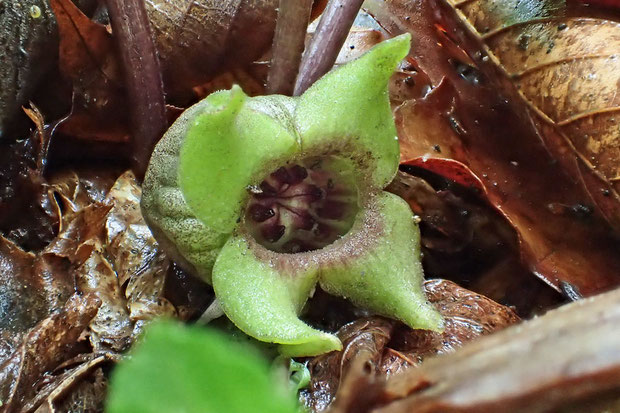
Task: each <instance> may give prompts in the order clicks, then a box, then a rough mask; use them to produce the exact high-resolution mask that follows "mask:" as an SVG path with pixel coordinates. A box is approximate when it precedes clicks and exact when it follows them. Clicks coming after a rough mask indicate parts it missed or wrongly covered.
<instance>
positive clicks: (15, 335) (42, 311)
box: [0, 236, 74, 363]
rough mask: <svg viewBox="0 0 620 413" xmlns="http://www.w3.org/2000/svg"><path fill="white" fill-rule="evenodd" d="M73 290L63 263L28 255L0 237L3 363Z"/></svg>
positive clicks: (0, 346) (0, 344)
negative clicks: (28, 333) (34, 327)
mask: <svg viewBox="0 0 620 413" xmlns="http://www.w3.org/2000/svg"><path fill="white" fill-rule="evenodd" d="M73 290H74V285H73V278H72V277H71V275H70V274H69V271H68V268H66V266H63V265H62V263H60V262H57V261H54V260H51V259H50V260H48V259H45V258H42V257H40V256H35V255H34V254H32V253H27V252H25V251H23V250H22V249H20V248H19V247H18V246H17V245H15V244H13V243H12V242H11V241H9V240H7V239H6V238H4V237H1V236H0V303H1V305H0V363H2V362H3V361H4V360H6V359H7V358H8V357H9V355H10V354H11V353H12V352H13V351H14V350H15V348H16V346H17V345H18V344H19V342H20V340H21V338H22V336H23V335H24V334H26V333H27V332H28V330H30V329H31V328H32V327H33V326H34V325H35V324H37V323H38V322H39V321H41V320H43V319H44V318H45V317H47V316H49V315H50V314H51V313H53V312H54V311H56V310H58V309H60V308H61V307H62V306H63V305H64V303H65V301H66V300H67V298H69V296H70V295H71V294H72V293H73Z"/></svg>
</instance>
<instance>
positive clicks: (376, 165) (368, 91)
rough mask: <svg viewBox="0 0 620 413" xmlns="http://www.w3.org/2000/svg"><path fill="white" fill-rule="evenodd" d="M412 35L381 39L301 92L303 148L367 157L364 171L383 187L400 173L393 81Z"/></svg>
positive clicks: (299, 111) (297, 119)
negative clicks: (390, 89)
mask: <svg viewBox="0 0 620 413" xmlns="http://www.w3.org/2000/svg"><path fill="white" fill-rule="evenodd" d="M410 39H411V35H409V34H404V35H401V36H398V37H395V38H393V39H390V40H386V41H384V42H381V43H379V44H378V45H376V46H375V47H373V48H372V49H371V50H370V51H368V52H367V53H366V54H364V55H363V56H361V57H360V58H359V59H357V60H354V61H352V62H349V63H347V64H346V65H343V66H341V67H339V68H337V69H334V70H333V71H331V72H329V73H328V74H326V75H325V76H323V78H321V79H320V80H319V81H317V82H316V83H315V84H314V85H313V86H311V87H310V88H309V89H308V90H307V91H306V92H305V93H304V94H303V95H302V96H300V97H299V102H298V104H297V109H296V111H295V123H296V124H297V127H298V130H299V133H300V135H301V136H302V137H303V142H304V148H305V149H306V150H308V151H312V150H313V148H317V147H319V148H320V147H331V148H336V149H338V150H341V151H342V152H343V153H347V154H348V155H349V156H352V157H354V158H357V159H360V160H362V162H360V166H361V169H362V170H361V171H360V172H361V173H362V174H363V175H366V176H367V178H369V181H370V184H371V185H374V186H375V187H376V188H383V187H384V186H385V185H387V184H388V183H389V182H390V181H391V180H392V179H393V178H394V175H395V174H396V170H397V168H398V162H399V159H400V150H399V146H398V138H397V133H396V127H395V125H394V119H393V117H392V109H391V107H390V100H389V95H388V81H389V79H390V76H392V74H393V73H394V69H396V67H397V65H398V63H399V62H400V61H401V60H402V59H403V58H404V57H405V56H406V55H407V53H408V52H409V42H410Z"/></svg>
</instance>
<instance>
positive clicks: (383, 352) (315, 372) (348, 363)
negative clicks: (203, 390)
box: [302, 279, 519, 411]
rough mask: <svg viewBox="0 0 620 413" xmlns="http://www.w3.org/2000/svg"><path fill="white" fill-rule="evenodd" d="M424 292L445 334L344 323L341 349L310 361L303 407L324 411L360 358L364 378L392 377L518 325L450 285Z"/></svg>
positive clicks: (372, 321) (384, 323) (366, 321)
mask: <svg viewBox="0 0 620 413" xmlns="http://www.w3.org/2000/svg"><path fill="white" fill-rule="evenodd" d="M424 288H425V291H426V294H427V295H428V298H429V300H430V301H431V303H433V305H435V307H436V308H437V309H438V310H439V312H440V313H441V315H442V316H443V317H444V318H445V320H446V330H445V332H444V333H441V334H440V333H436V332H431V331H425V330H412V329H410V328H407V327H406V326H404V325H402V324H400V323H397V322H394V321H393V320H389V319H385V318H380V317H371V318H362V319H359V320H357V321H354V322H352V323H350V324H347V325H345V326H344V327H342V328H341V329H340V330H339V331H338V336H339V337H340V339H341V340H342V342H343V344H344V348H343V350H342V351H339V352H332V353H328V354H325V355H322V356H318V357H315V358H314V359H312V360H311V361H310V362H309V364H308V368H309V369H310V372H311V375H312V381H311V383H310V387H309V388H308V389H307V390H305V391H304V392H302V400H303V402H304V404H305V405H306V406H308V407H311V408H312V409H313V410H314V411H324V410H326V409H327V407H328V406H329V405H330V404H331V402H332V401H333V399H334V397H335V395H336V393H337V392H338V389H339V386H340V385H341V383H342V382H343V381H345V380H347V379H348V377H349V376H353V375H355V374H356V373H357V372H356V371H355V370H354V368H353V364H354V363H360V360H362V362H363V364H364V366H365V367H364V368H365V369H366V370H365V371H366V372H367V374H373V375H376V376H377V377H379V378H386V377H391V376H392V375H395V374H397V373H400V372H402V371H406V370H408V369H409V368H413V367H415V366H417V365H419V364H420V363H421V362H422V361H423V360H424V359H426V358H428V357H431V356H434V355H437V354H444V353H452V352H453V351H454V350H456V349H457V348H458V347H460V346H462V345H463V344H465V343H466V342H469V341H472V340H474V339H476V338H478V337H480V336H483V335H487V334H490V333H493V332H495V331H498V330H501V329H503V328H505V327H507V326H509V325H511V324H514V323H517V322H518V321H519V317H518V316H517V315H516V314H515V313H514V312H513V311H512V310H511V309H509V308H508V307H504V306H501V305H499V304H497V303H495V302H493V301H492V300H489V299H488V298H486V297H484V296H481V295H479V294H476V293H474V292H472V291H469V290H466V289H464V288H461V287H459V286H457V285H456V284H454V283H452V282H450V281H446V280H440V279H436V280H430V281H427V282H426V283H425V285H424Z"/></svg>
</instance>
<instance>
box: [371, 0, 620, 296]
mask: <svg viewBox="0 0 620 413" xmlns="http://www.w3.org/2000/svg"><path fill="white" fill-rule="evenodd" d="M366 4H367V5H368V7H369V9H370V11H371V12H372V13H373V14H374V15H375V17H377V18H378V19H379V21H380V23H381V24H383V25H384V27H386V29H387V30H388V31H389V32H390V33H391V34H393V35H395V34H398V33H400V32H402V31H405V30H409V31H411V32H412V33H413V36H414V39H416V40H415V41H414V48H413V49H412V50H413V52H412V55H411V56H410V59H411V60H410V61H411V62H412V64H415V65H416V67H417V68H418V69H419V70H422V71H424V72H425V73H426V74H427V75H428V76H429V79H430V81H431V82H432V84H433V85H434V86H435V88H434V89H433V90H432V92H430V94H428V95H427V96H426V97H425V98H423V99H418V100H411V101H407V102H405V103H404V104H402V105H401V106H399V107H398V108H397V110H396V112H395V115H396V118H397V127H398V129H399V138H400V139H401V142H403V148H404V150H405V151H407V152H404V153H403V157H405V158H416V157H422V158H429V157H434V158H451V159H454V160H456V161H459V162H461V163H462V164H464V165H465V166H467V167H468V168H469V169H470V170H471V171H473V173H475V174H476V176H477V177H478V178H479V179H480V181H481V182H482V184H483V185H484V188H485V195H486V196H487V197H488V199H489V201H490V202H491V203H492V204H493V205H495V206H496V207H497V208H498V209H499V210H500V211H501V212H502V213H503V214H505V215H506V216H507V218H508V219H509V220H510V222H511V224H512V225H513V226H514V227H515V228H516V229H517V232H518V234H519V236H520V241H521V251H522V256H523V259H524V262H526V263H528V266H529V268H530V269H531V270H532V272H534V273H535V274H537V275H538V276H539V277H541V279H543V280H544V281H546V282H547V283H549V284H550V285H552V286H553V287H554V288H556V289H557V290H558V291H559V290H561V285H563V283H567V284H568V285H570V286H572V287H574V288H575V289H576V290H577V291H579V292H581V293H582V294H585V295H591V294H594V293H596V292H600V291H604V290H607V289H610V288H613V287H614V286H616V285H618V284H619V283H620V276H619V275H618V274H620V255H618V254H617V251H618V248H620V247H619V244H618V241H617V239H614V236H613V235H612V234H611V232H610V230H609V228H608V226H607V225H606V224H605V223H604V222H603V221H602V219H601V218H600V217H599V216H598V215H597V214H596V213H595V212H594V211H593V209H592V207H591V206H589V200H590V197H589V195H588V193H587V192H586V191H585V189H584V186H583V185H582V182H580V181H579V179H578V177H576V176H570V175H567V174H566V173H565V171H564V170H563V169H562V168H561V167H560V165H559V164H558V163H557V162H556V161H555V160H554V158H553V157H551V156H550V153H549V151H548V148H547V147H546V146H545V145H544V144H543V143H542V141H541V139H540V136H539V135H538V133H537V130H536V129H535V128H534V126H533V124H532V122H531V121H530V120H528V119H529V118H528V115H527V113H525V112H524V111H523V110H522V107H521V106H520V104H519V103H518V102H513V101H506V100H505V99H504V98H503V97H501V96H499V95H498V94H497V87H496V86H495V85H494V84H493V83H491V81H490V80H489V79H488V78H487V77H485V76H484V75H483V74H482V73H480V72H479V70H478V69H477V68H476V67H475V66H473V65H472V64H473V61H472V60H471V59H470V58H468V57H467V58H464V57H463V56H464V55H465V54H464V53H463V51H462V50H461V49H459V48H458V47H456V46H455V45H454V44H453V43H451V41H450V39H449V38H448V37H447V36H446V33H445V31H444V30H443V26H441V23H442V21H441V20H439V17H441V14H440V13H439V11H438V9H437V7H438V3H434V2H424V1H420V0H416V1H411V2H404V1H402V0H386V1H383V0H372V1H370V2H367V3H366ZM442 4H444V5H445V3H443V2H442ZM472 4H473V3H472ZM476 4H477V2H476ZM439 45H441V46H439ZM444 45H445V47H443V46H444ZM438 46H439V47H438ZM465 56H466V55H465ZM474 57H475V56H474ZM481 59H482V56H478V60H481ZM468 61H469V62H470V63H472V64H470V63H467V62H468ZM476 62H477V61H476ZM449 89H453V90H454V93H450V90H449ZM434 94H437V95H436V96H435V95H434ZM425 105H429V106H430V108H428V109H426V110H432V109H431V108H433V107H438V108H440V110H441V112H440V113H439V114H437V115H435V116H433V117H430V118H424V119H422V120H420V115H419V114H420V113H422V112H423V111H424V109H423V107H424V106H425ZM418 122H420V123H419V124H418ZM446 125H447V126H446ZM437 130H439V131H442V132H441V133H433V131H437ZM420 135H424V137H423V138H420ZM412 142H422V143H415V144H414V143H412ZM424 142H427V143H424ZM436 145H438V146H439V148H440V151H441V152H437V151H435V150H434V148H435V146H436Z"/></svg>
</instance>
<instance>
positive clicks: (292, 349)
mask: <svg viewBox="0 0 620 413" xmlns="http://www.w3.org/2000/svg"><path fill="white" fill-rule="evenodd" d="M408 50H409V35H403V36H399V37H397V38H394V39H391V40H388V41H385V42H383V43H381V44H379V45H377V46H376V47H375V48H373V49H372V50H371V51H370V52H368V53H367V54H365V55H364V56H362V57H361V58H359V59H358V60H356V61H353V62H351V63H349V64H347V65H344V66H342V67H340V68H338V69H336V70H334V71H332V72H331V73H329V74H327V75H325V76H324V77H323V78H322V79H321V80H319V81H318V82H317V83H316V84H315V85H313V86H312V87H311V88H310V89H308V91H306V92H305V93H304V94H303V95H302V96H300V97H297V98H289V97H284V96H262V97H256V98H249V97H247V96H246V95H245V94H244V93H243V91H241V89H240V88H238V87H233V89H231V90H229V91H222V92H218V93H215V94H212V95H210V96H209V97H207V98H206V99H205V100H203V101H202V102H200V103H198V104H197V105H195V106H194V107H192V108H190V109H189V110H188V111H186V112H185V113H184V114H183V116H181V118H180V119H179V120H178V121H177V122H175V124H174V125H173V126H172V127H171V128H170V130H169V131H168V132H167V133H166V135H165V136H164V138H163V139H162V142H160V144H158V146H157V148H156V150H155V152H154V154H153V157H152V159H151V164H150V166H149V170H148V171H147V175H146V178H145V184H144V191H145V192H144V196H143V202H142V205H143V211H144V213H145V216H146V218H147V220H148V222H149V223H150V224H151V227H152V228H153V231H154V234H155V235H156V236H157V237H158V239H161V241H160V242H162V245H164V247H166V248H167V249H168V250H170V251H171V253H172V255H173V257H174V258H175V259H178V260H179V261H180V262H181V263H183V264H185V265H186V267H190V268H192V269H194V270H195V271H196V272H197V273H198V274H199V275H200V276H202V277H203V278H204V279H205V280H207V281H209V282H212V284H213V287H214V289H215V293H216V296H217V298H218V300H219V301H220V305H221V307H222V309H223V310H224V312H225V313H226V315H227V316H228V317H229V318H230V319H231V320H232V321H233V322H234V323H235V324H236V325H237V326H238V327H239V328H240V329H241V330H243V331H244V332H245V333H247V334H248V335H250V336H253V337H255V338H257V339H259V340H263V341H268V342H274V343H279V344H281V351H282V353H284V354H287V355H314V354H320V353H323V352H326V351H331V350H336V349H339V348H340V347H341V343H340V341H339V340H338V338H337V337H335V336H333V335H331V334H327V333H324V332H321V331H318V330H316V329H313V328H312V327H310V326H308V325H307V324H305V323H304V322H302V321H301V320H300V319H299V318H298V314H299V313H300V312H301V310H302V308H303V306H304V304H305V302H306V300H307V298H308V296H309V295H311V293H312V291H313V289H314V288H315V285H316V283H317V282H318V283H319V284H320V285H321V287H322V288H324V289H325V290H327V291H328V292H330V293H332V294H336V295H340V296H344V297H346V298H348V299H350V300H351V301H353V302H354V303H355V304H357V305H359V306H362V307H365V308H368V309H370V310H373V311H375V312H377V313H379V314H383V315H386V316H389V317H394V318H397V319H399V320H402V321H403V322H405V323H406V324H408V325H410V326H411V327H414V328H429V329H434V330H438V329H440V328H441V319H440V316H439V315H438V313H437V312H436V311H435V310H434V308H433V307H432V306H430V304H428V303H427V302H426V300H425V298H424V294H423V292H422V289H421V282H422V270H421V266H420V261H419V234H418V231H417V227H416V225H415V223H414V221H413V216H412V214H411V211H410V210H409V208H408V206H407V204H406V203H405V202H404V201H402V200H401V199H399V198H397V197H395V196H393V195H389V194H387V193H384V192H383V191H382V189H383V187H384V186H385V185H387V183H389V181H390V180H391V179H392V178H393V176H394V174H395V173H396V170H397V167H398V160H399V147H398V141H397V138H396V129H395V126H394V121H393V119H392V114H391V109H390V105H389V99H388V93H387V82H388V80H389V77H390V76H391V74H392V72H393V70H394V68H395V67H396V65H397V63H398V62H399V61H400V60H401V59H402V58H404V57H405V55H406V54H407V52H408ZM316 160H318V162H316ZM318 164H322V165H323V166H316V165H318ZM334 188H336V189H334ZM338 188H350V191H348V192H347V191H340V190H339V189H338ZM330 197H331V198H330ZM334 205H336V206H338V208H335V209H338V210H339V211H340V212H339V213H338V214H335V213H334V212H333V210H334ZM325 228H327V229H328V230H325ZM325 234H327V235H325ZM321 237H322V238H321ZM317 238H319V239H318V240H317ZM298 251H301V252H298Z"/></svg>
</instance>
